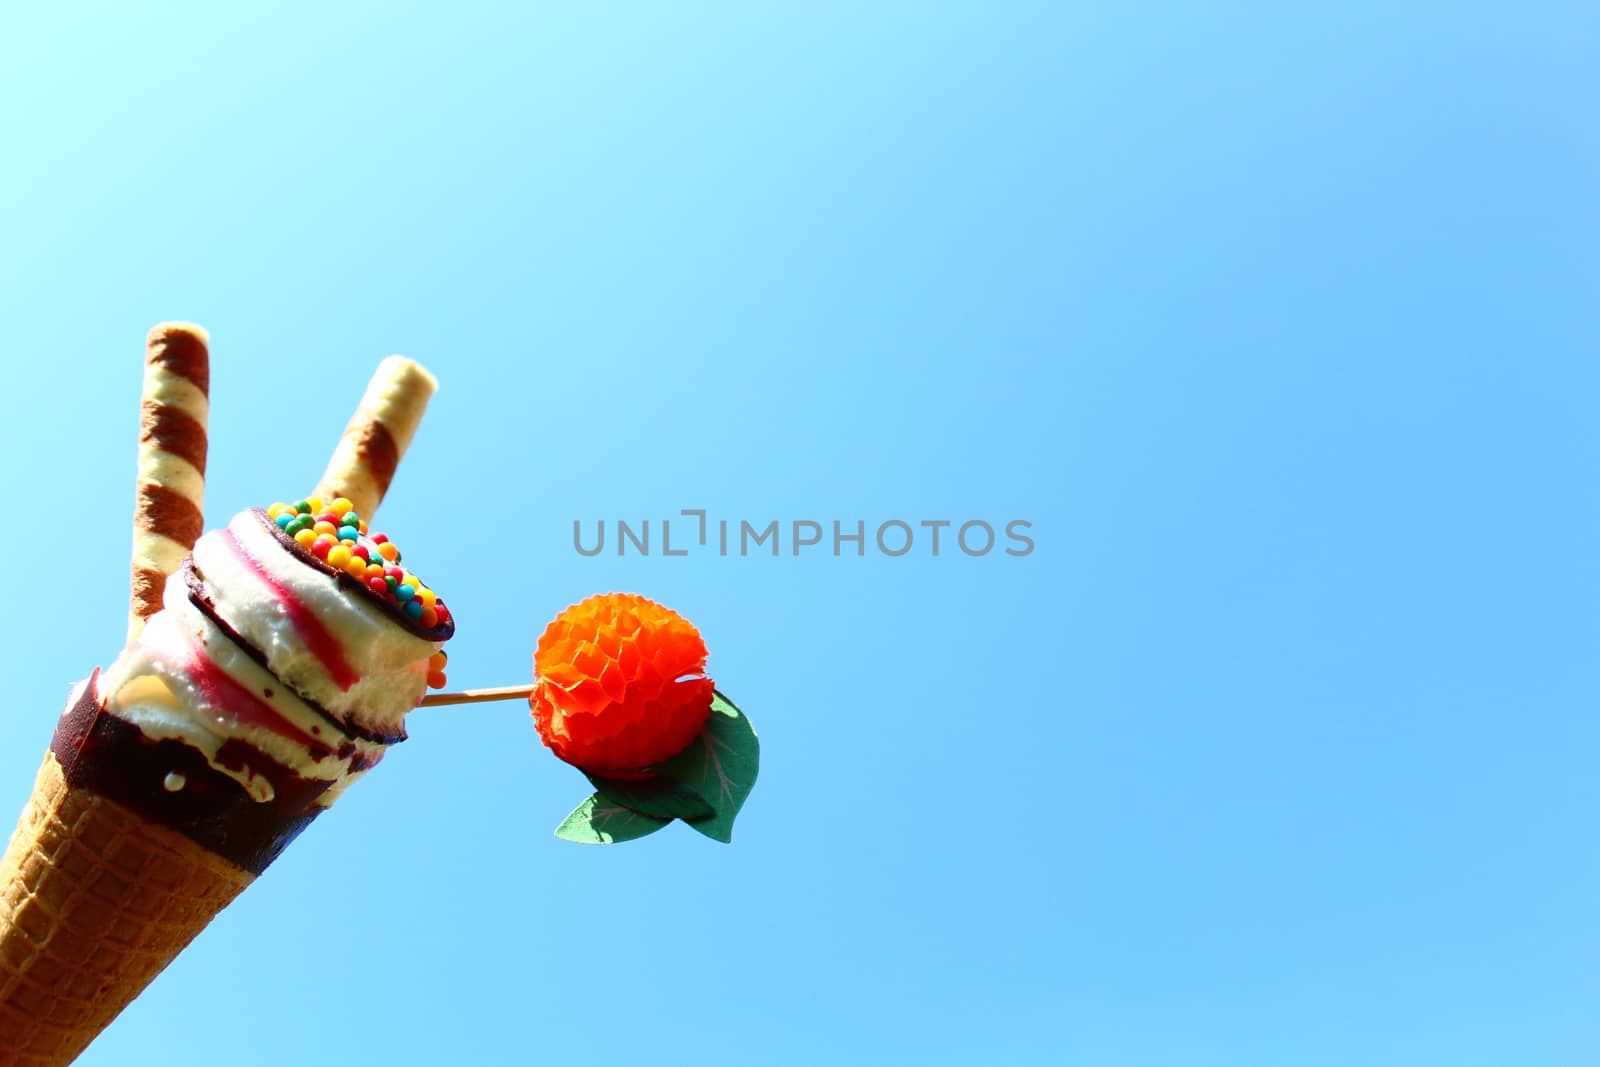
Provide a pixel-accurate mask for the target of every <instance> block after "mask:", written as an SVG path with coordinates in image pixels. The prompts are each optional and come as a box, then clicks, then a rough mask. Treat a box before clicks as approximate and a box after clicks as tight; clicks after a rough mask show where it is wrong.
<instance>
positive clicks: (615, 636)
mask: <svg viewBox="0 0 1600 1067" xmlns="http://www.w3.org/2000/svg"><path fill="white" fill-rule="evenodd" d="M705 668H706V643H705V641H704V640H702V639H701V637H700V631H698V630H696V629H695V628H694V625H693V624H692V623H691V622H689V620H688V619H685V618H684V617H683V616H682V615H679V614H678V613H677V612H675V611H673V610H672V609H671V608H667V607H663V606H662V605H660V604H657V603H656V602H655V601H653V600H647V599H645V598H644V597H642V596H636V595H634V594H632V593H606V594H604V595H601V596H592V597H590V598H589V599H587V600H584V601H582V602H580V603H577V604H574V605H572V606H571V607H570V608H568V609H567V610H565V611H563V612H562V613H561V614H560V615H557V616H556V618H555V621H554V622H552V623H551V624H550V625H549V626H547V627H545V631H544V634H543V635H542V636H540V638H539V646H538V648H537V650H536V651H535V652H534V654H533V673H534V678H535V681H536V682H537V685H536V686H535V687H534V691H533V695H532V696H531V697H530V698H529V703H530V704H531V705H532V706H533V721H534V724H535V725H536V726H537V727H538V729H539V736H540V737H542V738H543V739H544V743H545V744H546V745H548V746H549V747H550V750H551V751H552V752H554V753H555V754H556V755H557V756H558V757H560V758H561V759H563V760H565V761H566V762H568V763H570V764H572V765H573V766H575V767H579V768H582V769H583V770H585V771H590V772H592V773H595V774H601V775H606V776H609V777H642V776H644V775H645V774H646V773H648V772H647V768H649V767H651V766H653V765H654V764H657V763H660V762H662V761H663V760H666V759H669V758H671V757H672V756H675V755H677V754H678V753H679V752H682V751H683V750H684V749H685V748H688V747H689V744H690V742H692V741H693V740H694V739H695V738H696V737H698V736H699V735H700V732H701V731H702V730H704V729H705V726H706V720H707V719H708V718H709V717H710V715H711V696H712V689H713V685H712V681H711V679H710V678H707V677H706V676H705Z"/></svg>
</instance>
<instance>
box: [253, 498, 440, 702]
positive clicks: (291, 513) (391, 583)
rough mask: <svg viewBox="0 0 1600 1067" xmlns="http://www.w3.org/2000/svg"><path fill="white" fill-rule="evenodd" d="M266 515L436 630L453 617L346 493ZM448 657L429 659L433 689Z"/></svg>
mask: <svg viewBox="0 0 1600 1067" xmlns="http://www.w3.org/2000/svg"><path fill="white" fill-rule="evenodd" d="M324 505H326V506H324ZM267 517H268V518H269V519H271V520H272V521H273V523H274V524H275V525H276V526H277V527H278V529H280V530H282V531H283V532H284V533H286V534H288V535H289V536H290V537H292V538H293V539H294V541H295V543H296V544H298V545H299V546H300V547H302V548H304V549H306V550H307V551H308V552H310V553H311V555H312V556H314V557H315V558H316V559H317V561H318V562H320V563H325V564H327V566H329V567H331V568H333V569H334V570H337V571H343V572H344V573H346V574H348V575H350V576H351V577H352V578H354V579H355V580H356V581H358V582H360V583H361V584H362V585H364V586H365V587H366V588H367V591H368V592H369V593H370V594H371V595H372V596H375V597H377V598H379V599H380V600H384V601H386V602H388V603H390V604H392V605H393V606H394V607H395V608H396V609H397V610H399V611H400V612H401V613H403V614H404V615H405V616H406V617H407V618H408V619H412V620H414V621H416V622H419V623H421V624H422V625H423V626H425V627H427V628H429V629H432V628H433V627H435V626H438V625H439V624H440V623H442V622H444V621H445V620H447V619H449V618H450V611H449V609H448V608H446V607H445V606H444V601H442V600H440V599H439V595H438V594H437V593H435V592H434V591H433V590H432V589H429V588H428V587H427V586H426V585H424V584H423V582H422V579H421V578H418V577H417V576H416V575H415V574H412V573H411V572H410V571H408V570H406V569H405V568H403V567H401V566H400V549H399V546H397V545H396V544H395V543H394V542H393V541H391V540H389V537H388V535H387V534H383V533H368V532H367V523H366V520H364V519H362V517H361V516H360V515H358V514H356V512H355V510H354V509H353V507H352V506H351V503H350V501H348V500H346V499H344V498H343V497H340V498H338V499H336V500H330V501H323V500H322V499H321V498H320V497H307V498H306V499H304V500H296V501H295V502H294V503H292V504H284V503H281V502H280V503H275V504H273V505H271V506H270V507H268V508H267ZM445 662H446V660H445V654H444V653H443V652H439V653H437V654H436V655H435V656H434V657H433V658H432V659H430V660H429V661H428V685H429V686H431V687H432V688H434V689H442V688H444V684H445V676H444V665H445Z"/></svg>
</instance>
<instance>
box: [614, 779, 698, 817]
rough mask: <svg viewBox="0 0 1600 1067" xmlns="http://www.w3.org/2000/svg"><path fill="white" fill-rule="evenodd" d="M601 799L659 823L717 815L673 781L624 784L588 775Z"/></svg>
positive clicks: (649, 780) (639, 781) (623, 782)
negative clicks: (668, 820)
mask: <svg viewBox="0 0 1600 1067" xmlns="http://www.w3.org/2000/svg"><path fill="white" fill-rule="evenodd" d="M584 777H586V778H588V779H589V781H590V782H592V783H593V784H594V787H595V789H596V790H598V791H599V793H600V796H601V797H603V798H604V799H605V800H607V801H609V802H610V803H612V804H621V805H622V806H623V807H625V808H632V809H633V810H634V811H636V812H638V813H639V814H641V815H649V816H651V817H653V818H657V819H684V820H692V819H709V818H710V817H711V816H713V815H715V814H716V812H715V811H714V810H713V809H712V807H711V805H710V804H708V803H706V799H705V798H704V797H702V796H701V795H700V794H699V793H696V792H695V791H694V790H693V789H692V788H690V787H689V786H687V785H684V784H683V783H682V782H676V781H673V780H672V779H671V778H641V779H637V780H632V781H624V780H622V779H619V778H602V777H600V776H599V775H596V774H587V773H586V774H585V775H584Z"/></svg>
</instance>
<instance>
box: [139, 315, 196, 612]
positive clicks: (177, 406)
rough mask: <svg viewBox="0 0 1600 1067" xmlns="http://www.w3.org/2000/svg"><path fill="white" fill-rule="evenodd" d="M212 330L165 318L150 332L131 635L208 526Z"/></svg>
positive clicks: (156, 605) (141, 408) (141, 414)
mask: <svg viewBox="0 0 1600 1067" xmlns="http://www.w3.org/2000/svg"><path fill="white" fill-rule="evenodd" d="M207 341H208V337H207V335H206V331H205V330H203V329H201V328H200V327H198V326H194V325H191V324H190V323H187V322H164V323H162V324H161V325H159V326H157V327H156V328H155V329H153V330H151V331H150V336H149V337H148V338H147V339H146V340H145V359H144V396H143V399H142V400H141V402H140V406H139V483H138V492H137V496H136V498H135V502H134V511H133V568H132V571H133V574H132V591H131V596H130V598H129V605H128V639H129V640H130V641H131V640H133V639H134V638H135V637H137V636H138V635H139V631H140V630H141V629H143V628H144V620H145V619H146V618H148V617H149V616H151V615H153V614H155V613H156V612H157V611H159V610H160V609H161V594H162V590H163V589H165V588H166V584H167V577H168V575H170V574H172V573H174V572H175V571H176V570H177V569H178V564H179V563H180V562H182V560H183V557H184V556H186V555H188V553H189V550H190V549H191V548H193V547H194V543H195V539H196V538H198V537H199V536H200V532H201V529H202V527H203V520H202V518H201V508H202V506H203V505H204V503H205V480H206V418H207V415H208V414H209V412H210V399H209V392H210V388H211V369H210V360H209V356H208V353H207V350H206V343H207Z"/></svg>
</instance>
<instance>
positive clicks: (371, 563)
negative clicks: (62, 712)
mask: <svg viewBox="0 0 1600 1067" xmlns="http://www.w3.org/2000/svg"><path fill="white" fill-rule="evenodd" d="M348 503H349V502H348V501H345V500H340V501H336V502H333V503H331V504H329V505H326V507H325V506H324V504H323V502H322V501H321V500H320V499H317V498H312V499H311V500H308V501H300V502H297V505H281V504H279V505H274V506H273V508H272V509H270V510H268V511H262V510H255V509H252V510H249V511H243V512H240V513H239V514H238V515H235V516H234V517H233V519H232V520H231V521H230V522H229V523H228V525H227V526H226V527H224V528H223V529H220V530H213V531H211V532H209V533H207V534H205V536H203V537H201V538H200V539H199V541H197V542H196V544H195V546H194V551H193V553H192V555H191V556H190V557H189V558H188V559H187V560H185V561H184V563H183V565H182V567H181V569H180V570H179V572H178V576H177V577H176V578H175V580H172V581H169V582H168V583H167V587H166V592H165V596H164V598H163V607H162V610H160V611H158V612H157V613H156V614H155V615H153V616H152V617H151V618H150V619H149V620H148V621H147V622H146V624H145V626H144V629H143V632H142V633H141V634H140V636H139V637H138V638H136V639H135V640H134V641H133V642H132V643H131V644H130V645H129V646H128V647H127V648H126V649H125V650H124V651H123V653H122V655H121V656H119V657H118V658H117V660H116V662H115V663H113V664H112V665H111V666H110V667H109V668H107V669H106V670H105V671H103V672H101V673H100V674H99V675H98V676H97V677H96V678H95V679H94V680H93V682H92V684H90V685H88V686H86V687H85V689H84V691H83V692H81V693H79V694H78V700H77V701H76V704H75V707H74V709H73V711H72V712H71V713H70V714H68V716H67V717H66V718H65V719H64V720H63V723H62V728H61V729H60V730H58V732H57V735H56V741H55V744H54V745H53V746H52V748H53V751H54V753H55V755H56V758H57V759H59V760H60V761H61V763H62V765H63V767H66V768H67V770H68V778H69V780H71V778H72V776H73V774H72V772H73V769H74V767H75V766H76V765H77V764H78V763H81V762H85V761H87V763H89V764H91V765H95V766H103V767H111V768H115V770H114V771H111V772H107V771H99V772H96V773H95V778H96V786H97V788H98V789H99V791H100V792H101V793H102V795H105V796H107V797H108V798H110V799H113V800H116V801H118V802H120V803H122V804H124V805H126V806H128V807H129V808H132V809H133V810H135V811H143V812H145V813H146V814H147V815H149V816H150V817H152V818H154V819H156V820H157V821H160V822H163V823H164V824H165V825H168V826H172V827H173V828H174V829H178V830H179V831H180V832H183V833H185V834H187V835H188V836H191V837H194V838H195V839H196V840H197V841H198V842H199V843H200V844H203V845H205V846H206V847H208V848H210V849H212V851H215V852H217V853H218V854H220V855H222V856H224V857H226V858H227V859H230V860H232V861H233V862H235V863H237V864H238V865H239V866H241V867H244V868H245V869H247V870H251V871H254V872H256V873H259V872H260V870H262V869H264V868H265V866H266V864H268V863H270V862H271V861H272V859H273V858H275V857H276V856H277V854H278V853H279V852H280V851H282V849H283V847H284V846H285V845H287V844H288V843H289V841H291V840H293V838H294V835H295V834H297V833H299V831H300V830H301V829H303V828H304V826H305V825H306V824H307V823H309V822H310V821H311V820H312V819H313V818H315V817H316V816H317V815H318V814H319V813H320V812H321V811H323V810H324V809H326V808H327V807H328V806H330V805H331V804H332V803H333V802H334V800H336V799H337V798H338V797H339V795H340V794H341V793H343V791H344V790H345V789H346V788H347V787H348V786H349V785H350V783H351V782H353V781H354V780H355V779H356V778H358V777H360V776H361V775H362V774H364V773H365V772H366V771H367V770H369V769H371V768H372V767H373V766H374V765H376V764H377V762H378V761H379V760H380V759H382V758H383V754H384V752H385V750H386V749H387V748H388V747H389V746H390V745H393V744H396V743H398V742H399V741H402V740H404V739H405V736H406V734H405V724H404V718H405V714H406V713H407V712H408V711H410V710H411V709H412V708H414V707H416V706H417V703H418V701H420V700H421V699H422V695H423V693H424V692H425V691H426V689H427V686H428V678H429V674H430V673H431V672H433V671H434V670H435V669H436V667H437V666H438V662H439V660H438V657H439V654H440V651H441V646H442V644H443V643H444V642H445V641H446V640H447V639H448V638H449V637H450V635H451V634H452V633H453V632H454V628H455V624H454V620H453V619H451V617H450V615H449V610H448V609H447V608H446V607H445V605H444V602H443V601H442V600H440V599H438V597H437V595H436V594H435V593H434V592H433V590H432V589H430V588H428V586H427V585H425V584H424V583H423V582H422V581H421V580H420V579H419V578H417V577H416V576H415V575H414V574H413V573H412V572H410V571H409V570H407V569H406V568H405V566H404V564H403V562H402V560H401V557H400V554H399V551H398V549H397V548H396V547H395V545H394V542H392V541H390V540H389V539H388V538H387V537H386V536H385V535H383V534H381V533H372V534H369V533H368V532H366V531H365V523H364V522H362V520H361V519H360V518H359V516H356V514H355V513H354V512H352V511H350V510H349V507H348ZM335 522H342V523H348V525H344V526H335V525H334V523H335ZM318 527H323V528H324V529H323V530H322V532H318V531H317V528H318ZM289 529H294V530H295V531H296V534H298V533H300V532H301V531H302V530H304V531H308V532H309V533H310V536H308V537H303V538H302V540H303V541H304V542H305V543H304V544H302V543H301V542H300V541H297V540H296V538H295V535H292V534H290V533H289V532H288V530H289ZM341 532H342V533H345V534H348V535H350V536H348V537H345V538H342V539H341V538H340V536H339V535H340V533H341ZM385 546H387V548H385ZM385 552H387V553H388V556H392V557H393V559H390V558H388V556H386V555H385ZM330 556H331V557H332V559H333V560H334V562H329V557H330ZM357 571H359V572H360V576H359V577H357V574H356V572H357ZM375 586H381V587H383V588H382V591H381V592H380V591H378V589H377V588H375ZM408 605H410V606H411V607H409V608H408ZM437 680H438V681H440V682H441V683H442V681H443V678H442V677H440V678H438V679H437ZM102 749H105V751H102ZM223 803H226V804H227V805H228V806H229V807H231V808H234V809H237V810H239V811H244V812H248V813H249V822H250V825H251V827H252V828H253V829H252V830H251V831H250V832H248V833H245V832H241V830H240V827H239V826H238V825H237V824H236V823H234V822H228V823H227V824H226V825H219V824H218V818H217V816H218V812H219V810H221V809H220V808H219V804H223Z"/></svg>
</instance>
